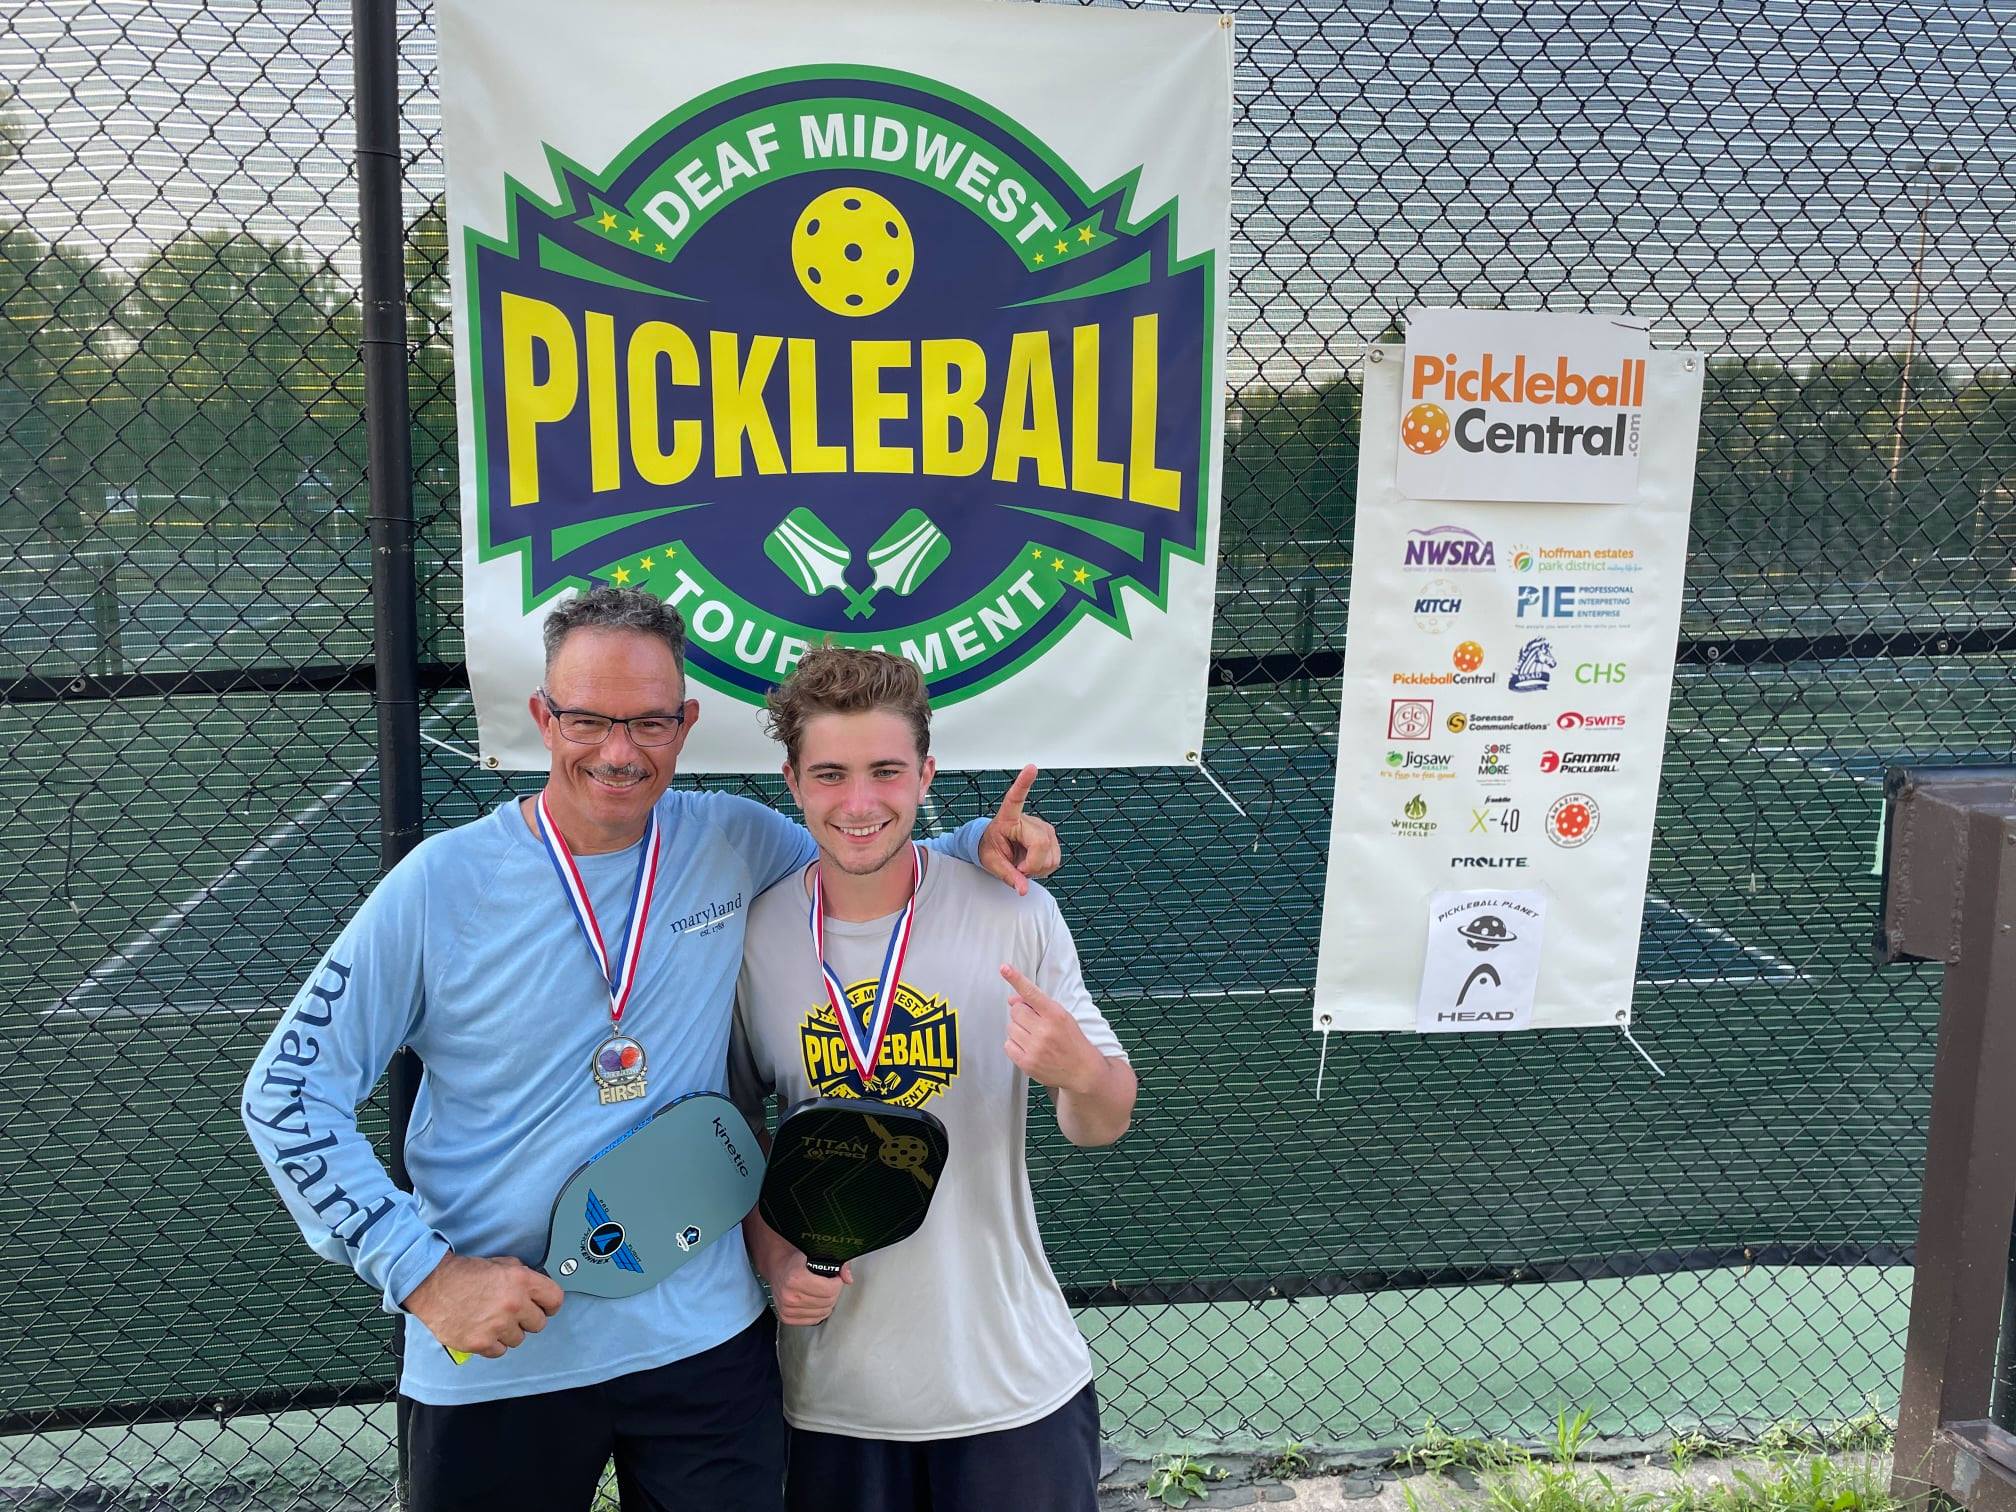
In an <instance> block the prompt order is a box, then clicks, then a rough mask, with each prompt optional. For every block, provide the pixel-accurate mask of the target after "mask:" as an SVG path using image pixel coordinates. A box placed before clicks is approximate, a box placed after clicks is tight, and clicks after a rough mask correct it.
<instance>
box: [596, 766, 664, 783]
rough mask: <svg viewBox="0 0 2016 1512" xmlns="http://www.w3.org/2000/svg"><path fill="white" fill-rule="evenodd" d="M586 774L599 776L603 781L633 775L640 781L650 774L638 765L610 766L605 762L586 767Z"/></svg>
mask: <svg viewBox="0 0 2016 1512" xmlns="http://www.w3.org/2000/svg"><path fill="white" fill-rule="evenodd" d="M588 775H589V776H590V777H600V778H602V779H603V780H605V781H614V780H615V779H617V778H620V777H633V778H635V779H636V780H637V781H639V782H642V781H643V780H644V779H645V778H646V777H649V776H650V775H651V774H650V773H649V772H647V771H645V770H644V768H642V767H640V766H610V765H608V764H607V763H606V762H605V763H603V764H602V765H600V766H592V767H590V768H588Z"/></svg>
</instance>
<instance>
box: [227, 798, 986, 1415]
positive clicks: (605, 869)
mask: <svg viewBox="0 0 2016 1512" xmlns="http://www.w3.org/2000/svg"><path fill="white" fill-rule="evenodd" d="M658 821H659V825H660V830H661V834H662V836H663V859H662V860H661V862H660V866H659V872H658V885H657V894H656V898H655V900H654V902H653V904H652V908H651V917H650V922H649V925H648V927H647V929H646V932H645V936H644V940H643V944H642V947H641V948H642V960H641V962H640V964H639V966H638V973H637V985H636V987H635V989H634V990H633V992H632V994H631V998H630V1003H629V1007H628V1009H627V1010H626V1011H625V1013H624V1016H623V1025H622V1029H623V1032H624V1033H625V1034H628V1035H630V1036H631V1037H633V1038H635V1039H636V1040H637V1041H638V1042H639V1043H640V1044H641V1045H642V1046H643V1047H644V1050H645V1055H646V1064H647V1067H648V1077H647V1087H648V1092H647V1095H646V1096H645V1097H644V1098H643V1099H642V1100H639V1101H632V1102H625V1103H618V1104H616V1105H614V1106H608V1107H605V1106H602V1105H601V1103H600V1102H599V1100H598V1098H597V1095H596V1083H595V1080H594V1077H593V1075H592V1072H591V1070H590V1062H591V1058H592V1056H593V1055H594V1052H595V1049H596V1047H597V1046H598V1045H600V1044H601V1043H602V1042H603V1041H604V1040H606V1039H607V1038H608V1037H609V1035H610V1032H611V1030H610V1021H609V993H608V989H607V986H606V985H605V984H604V981H603V979H602V976H601V973H600V971H599V969H598V968H597V966H596V963H595V958H594V956H593V955H592V954H591V953H590V952H589V949H588V946H587V943H586V942H585V941H584V940H583V939H582V937H581V933H580V927H579V926H578V925H577V924H576V922H575V917H574V914H573V912H572V910H571V909H570V907H569V905H568V902H567V899H566V896H565V894H564V893H563V892H562V891H561V887H560V882H559V879H558V878H557V877H556V876H555V874H554V871H553V866H552V863H551V861H550V860H549V859H548V857H547V854H546V851H545V850H544V848H543V847H542V846H541V844H540V842H539V840H538V838H537V837H536V836H535V835H533V833H532V832H531V831H530V830H529V829H528V828H527V827H526V825H525V821H524V818H523V817H522V815H521V814H520V811H519V807H518V803H517V801H516V800H515V799H514V800H513V801H511V802H509V803H506V804H504V805H503V806H502V807H500V808H498V809H496V810H494V811H492V812H491V813H490V814H489V815H487V816H486V817H484V818H482V819H479V820H477V821H475V822H474V823H472V824H467V825H464V826H462V827H460V828H458V829H453V830H449V831H447V832H446V833H444V834H440V835H436V836H434V837H433V838H432V839H429V840H428V841H426V842H425V843H424V844H423V845H421V846H420V847H419V848H418V849H417V850H415V851H414V852H413V853H412V854H411V855H409V856H408V857H406V859H405V860H403V861H401V862H400V863H399V865H398V866H396V867H395V868H393V870H392V871H391V873H390V874H389V875H387V876H386V877H385V879H384V880H383V881H382V882H380V883H379V885H378V887H377V888H376V889H375V890H374V891H373V892H372V894H371V896H370V897H369V898H367V899H366V900H365V901H364V904H363V906H362V907H361V908H360V909H359V910H358V912H357V914H356V917H355V918H353V919H352V920H351V922H350V924H349V926H348V927H347V928H346V929H344V931H343V933H342V934H341V935H340V936H339V937H338V938H337V941H336V943H335V944H334V945H333V946H331V947H330V950H329V953H328V954H327V955H326V956H325V957H323V959H322V962H321V964H320V965H319V966H317V968H316V969H315V972H314V974H313V975H312V976H311V977H310V978H309V979H308V981H307V982H306V984H304V985H303V987H302V989H301V991H300V992H299V993H298V994H297V995H296V997H295V998H294V1001H293V1002H292V1004H291V1005H290V1006H289V1007H288V1009H287V1011H286V1012H285V1013H283V1014H282V1015H281V1018H280V1022H279V1024H278V1026H277V1027H276V1028H275V1029H274V1031H273V1034H272V1037H271V1038H270V1039H268V1041H267V1042H266V1046H265V1048H264V1049H263V1050H262V1051H261V1052H260V1054H259V1057H258V1059H257V1060H256V1061H255V1062H254V1063H253V1066H252V1071H251V1074H250V1075H249V1076H248V1078H247V1079H246V1083H245V1097H244V1105H243V1112H244V1117H245V1127H246V1129H247V1130H248V1131H249V1132H250V1134H251V1136H252V1143H253V1145H254V1147H255V1148H256V1149H257V1150H258V1153H259V1158H260V1160H261V1161H262V1162H263V1163H264V1164H265V1166H266V1169H267V1171H268V1172H269V1174H271V1175H272V1177H273V1180H274V1183H275V1185H276V1186H277V1187H278V1189H279V1192H280V1195H281V1197H282V1199H283V1200H284V1201H285V1202H286V1204H287V1207H288V1210H289V1211H290V1212H291V1213H292V1214H293V1215H294V1219H295V1221H296V1222H297V1223H299V1224H300V1226H301V1231H302V1233H303V1235H304V1236H305V1237H306V1238H307V1240H308V1243H309V1244H310V1246H312V1247H313V1248H314V1250H315V1252H316V1253H317V1254H319V1255H322V1256H323V1257H325V1258H327V1259H330V1260H340V1261H342V1262H344V1263H345V1264H348V1265H349V1266H351V1267H352V1268H353V1269H354V1270H355V1271H356V1272H357V1274H358V1275H359V1276H361V1277H362V1278H363V1279H364V1280H365V1281H366V1282H367V1283H368V1284H369V1285H370V1286H371V1287H372V1288H373V1289H374V1290H375V1291H377V1293H378V1294H379V1298H380V1301H381V1304H382V1305H383V1306H384V1307H385V1308H386V1310H388V1311H393V1312H396V1311H398V1308H399V1303H400V1302H401V1300H403V1299H404V1298H405V1297H407V1296H408V1295H410V1294H411V1293H412V1291H413V1289H414V1288H415V1287H417V1286H418V1285H419V1284H420V1283H421V1282H422V1281H423V1280H425V1279H426V1278H427V1276H428V1275H429V1274H430V1273H431V1272H432V1271H433V1270H434V1268H435V1266H437V1265H438V1264H440V1262H441V1260H442V1258H443V1257H444V1256H446V1255H447V1254H448V1253H449V1251H450V1249H451V1248H452V1249H453V1250H454V1252H455V1253H457V1254H462V1255H473V1256H493V1255H515V1256H516V1257H517V1258H518V1259H520V1260H522V1261H524V1262H525V1263H526V1264H527V1265H537V1264H538V1263H539V1261H540V1260H541V1258H542V1257H543V1255H544V1253H545V1248H546V1231H547V1224H548V1220H549V1218H550V1216H551V1210H552V1204H553V1197H554V1194H555V1193H556V1192H557V1191H558V1190H559V1189H560V1185H561V1183H562V1182H563V1181H565V1180H566V1178H567V1177H568V1176H569V1175H570V1174H571V1173H572V1172H573V1171H574V1169H575V1168H576V1167H578V1166H579V1165H580V1164H581V1163H582V1161H584V1160H586V1159H587V1158H588V1157H589V1156H590V1155H591V1154H593V1153H594V1152H595V1151H596V1150H598V1149H600V1148H601V1147H602V1146H603V1145H605V1144H607V1143H608V1142H609V1141H610V1140H612V1139H614V1138H615V1137H616V1136H617V1135H618V1134H621V1133H622V1132H623V1131H624V1130H626V1129H628V1128H630V1127H631V1126H633V1125H634V1124H636V1123H638V1122H640V1121H641V1120H642V1119H643V1118H644V1117H646V1116H647V1115H648V1114H649V1113H650V1112H651V1111H653V1110H655V1109H657V1108H660V1107H663V1106H664V1105H665V1104H666V1103H668V1102H670V1101H672V1099H674V1098H675V1097H680V1096H683V1095H684V1094H686V1093H688V1092H700V1091H712V1092H721V1091H725V1090H726V1085H727V1056H728V1029H729V1021H730V1017H731V1013H732V1010H733V1005H734V995H735V980H736V975H737V973H738V972H739V970H740V969H741V965H742V936H743V925H744V921H745V919H746V918H747V909H748V905H749V904H751V903H753V902H754V901H755V900H756V896H757V894H759V893H761V892H762V891H763V890H764V889H765V888H767V887H769V886H770V885H771V884H772V883H773V882H776V881H778V880H779V879H780V878H782V877H785V876H787V875H789V874H790V873H791V872H792V871H793V870H795V869H797V868H799V867H802V866H804V865H805V864H806V863H807V862H809V861H810V860H811V859H812V856H813V855H814V847H813V844H812V839H811V837H810V836H809V835H808V834H807V833H806V832H805V830H804V829H803V828H801V827H800V826H799V825H797V824H795V823H793V822H792V821H791V820H789V819H786V818H784V817H783V816H782V815H780V814H777V813H774V812H773V811H771V810H770V809H768V808H766V807H764V806H763V805H762V804H760V803H755V802H752V801H750V800H748V799H746V798H739V797H735V796H732V795H729V794H721V793H692V792H668V793H666V794H665V796H664V797H662V798H661V799H659V801H658ZM985 828H986V822H985V821H984V820H977V819H976V820H974V821H973V822H972V823H970V824H968V825H967V826H965V828H963V829H961V830H960V831H958V833H956V834H955V835H952V836H949V837H946V838H945V839H944V840H941V841H934V842H930V843H932V844H934V845H937V846H939V847H940V848H942V849H944V850H945V851H946V852H947V853H948V854H950V855H954V856H957V857H959V858H960V859H961V860H966V861H974V860H977V859H978V853H979V840H980V835H981V833H982V832H983V831H984V830H985ZM640 844H641V842H640ZM575 861H576V864H577V865H578V866H579V868H580V871H581V875H582V879H583V881H584V882H585V883H586V885H587V888H588V892H589V895H590V897H591V899H592V900H593V902H594V905H595V911H596V917H597V919H598V920H599V921H600V923H601V925H602V929H603V936H604V938H605V939H609V940H619V939H621V938H622V937H623V935H624V932H625V930H626V927H627V910H628V907H629V901H630V889H631V885H632V883H633V881H634V879H635V877H636V874H637V861H638V846H632V847H630V848H629V849H628V850H624V851H617V852H612V853H609V854H606V855H593V856H577V857H576V858H575ZM806 948H807V949H810V948H811V947H810V944H809V942H808V944H807V947H806ZM808 1006H809V1005H808ZM402 1045H410V1046H412V1047H413V1049H414V1050H416V1051H418V1052H419V1055H420V1058H421V1060H422V1061H423V1062H424V1063H425V1065H426V1068H427V1070H426V1075H425V1076H424V1077H423V1079H422V1081H421V1085H420V1094H419V1098H418V1100H417V1101H416V1102H415V1104H414V1108H413V1118H412V1123H411V1126H410V1128H409V1130H408V1132H407V1137H406V1165H407V1169H408V1172H409V1173H410V1175H411V1177H412V1180H413V1188H414V1189H413V1191H412V1192H411V1193H410V1194H409V1193H405V1192H401V1191H400V1190H399V1189H398V1188H397V1187H395V1186H394V1185H393V1184H392V1180H391V1177H390V1176H389V1174H388V1173H387V1172H386V1170H385V1168H384V1167H383V1166H382V1165H380V1164H379V1162H378V1159H377V1156H376V1155H375V1153H374V1152H373V1151H372V1148H371V1144H370V1141H369V1140H368V1139H366V1138H365V1137H364V1135H363V1134H362V1133H361V1132H360V1131H359V1130H358V1127H357V1107H358V1105H359V1104H360V1103H362V1102H363V1101H364V1099H365V1098H366V1097H368V1096H369V1095H370V1093H371V1089H372V1088H373V1087H374V1086H375V1085H376V1084H377V1082H378V1080H379V1078H380V1077H381V1076H382V1075H383V1074H384V1071H385V1067H386V1065H387V1064H388V1062H389V1061H390V1060H391V1057H392V1055H393V1054H394V1053H395V1052H396V1051H397V1050H398V1049H399V1048H400V1047H401V1046H402ZM762 1307H763V1297H762V1292H761V1290H760V1289H759V1287H758V1285H757V1283H756V1279H755V1277H754V1275H753V1274H752V1272H751V1271H750V1268H749V1263H748V1259H747V1256H746V1254H745V1252H744V1250H743V1246H742V1239H741V1234H740V1231H739V1230H737V1231H735V1232H732V1233H727V1234H723V1235H722V1236H721V1237H720V1238H719V1239H717V1240H716V1241H715V1242H714V1243H713V1244H711V1245H709V1246H708V1247H707V1248H706V1249H705V1250H703V1251H702V1252H700V1253H699V1254H698V1255H696V1256H695V1257H694V1258H693V1259H692V1260H691V1261H690V1262H688V1263H687V1264H686V1265H685V1266H683V1267H681V1268H680V1269H679V1270H677V1271H675V1272H674V1273H673V1274H672V1276H671V1277H669V1278H668V1279H667V1280H666V1281H665V1282H663V1283H662V1284H661V1285H659V1286H657V1287H654V1288H653V1289H651V1290H650V1291H647V1292H643V1293H640V1294H639V1295H637V1296H634V1297H625V1298H620V1299H607V1298H599V1297H587V1296H578V1295H569V1296H568V1297H567V1299H566V1301H565V1302H564V1303H563V1304H562V1306H561V1308H560V1310H559V1312H558V1313H556V1314H555V1315H554V1317H553V1318H552V1319H551V1320H550V1321H549V1322H548V1323H547V1325H546V1328H545V1330H544V1331H543V1332H541V1333H537V1334H533V1335H531V1336H530V1337H529V1338H527V1339H526V1341H525V1342H524V1343H523V1344H521V1345H519V1346H518V1347H517V1348H515V1349H512V1350H508V1351H507V1352H506V1353H505V1355H504V1358H502V1359H500V1360H486V1359H482V1358H480V1357H478V1358H475V1359H472V1360H470V1361H469V1362H468V1363H467V1364H466V1365H462V1366H459V1367H458V1366H456V1365H454V1364H453V1363H452V1362H451V1361H450V1360H449V1358H448V1356H447V1354H446V1353H445V1352H444V1351H443V1350H442V1349H441V1348H440V1346H439V1345H438V1343H437V1342H436V1341H435V1339H434V1337H433V1335H432V1334H430V1333H429V1332H428V1331H427V1329H426V1327H425V1325H423V1324H422V1323H421V1322H420V1320H419V1319H418V1318H414V1317H411V1316H409V1317H408V1318H407V1320H406V1362H405V1370H404V1374H403V1376H402V1379H401V1383H400V1389H401V1390H402V1391H403V1392H404V1393H405V1394H406V1395H408V1396H411V1397H413V1398H415V1399H416V1400H419V1401H422V1402H429V1403H438V1404H456V1403H462V1402H478V1401H490V1400H494V1399H496V1398H500V1397H512V1396H526V1395H530V1394H532V1393H534V1392H542V1391H556V1390H560V1389H563V1388H566V1387H571V1386H584V1385H590V1384H592V1383H594V1382H597V1381H605V1380H609V1379H611V1378H613V1377H615V1376H619V1375H626V1374H628V1373H630V1372H632V1371H637V1370H646V1369H650V1368H652V1367H653V1366H657V1365H663V1364H667V1363H669V1362H671V1361H673V1360H679V1359H684V1358H686V1357H687V1356H689V1355H693V1354H698V1353H699V1352H700V1351H702V1350H705V1349H711V1348H713V1347H714V1346H715V1345H717V1344H720V1343H722V1342H724V1341H725V1340H727V1339H730V1338H732V1337H733V1336H734V1335H735V1334H737V1333H739V1332H740V1331H741V1330H742V1329H744V1328H746V1327H747V1326H748V1325H749V1324H750V1323H751V1322H752V1321H753V1320H754V1319H755V1318H756V1316H757V1315H758V1314H759V1313H760V1312H761V1311H762Z"/></svg>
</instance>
